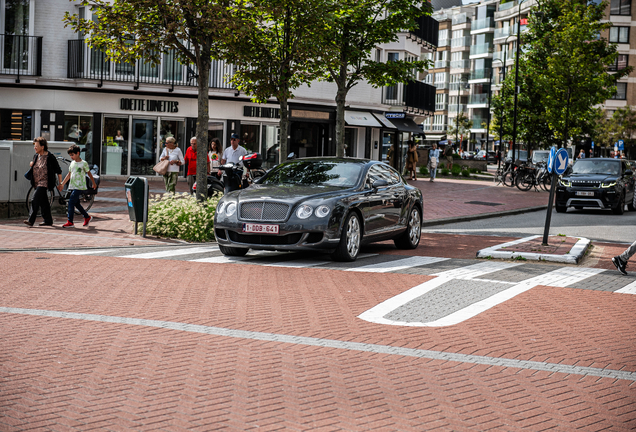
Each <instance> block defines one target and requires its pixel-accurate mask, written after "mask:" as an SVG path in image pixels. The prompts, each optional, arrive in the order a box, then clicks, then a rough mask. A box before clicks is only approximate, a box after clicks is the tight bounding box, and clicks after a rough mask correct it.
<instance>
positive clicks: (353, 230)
mask: <svg viewBox="0 0 636 432" xmlns="http://www.w3.org/2000/svg"><path fill="white" fill-rule="evenodd" d="M346 229H347V234H346V236H347V237H346V239H347V252H348V253H349V256H350V257H356V256H357V255H358V250H359V249H360V222H358V218H357V217H355V216H354V217H351V218H349V223H348V224H347V228H346Z"/></svg>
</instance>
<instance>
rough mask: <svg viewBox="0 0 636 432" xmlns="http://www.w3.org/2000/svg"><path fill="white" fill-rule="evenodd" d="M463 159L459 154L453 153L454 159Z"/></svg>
mask: <svg viewBox="0 0 636 432" xmlns="http://www.w3.org/2000/svg"><path fill="white" fill-rule="evenodd" d="M461 158H462V157H461V156H460V155H458V154H457V153H453V159H461Z"/></svg>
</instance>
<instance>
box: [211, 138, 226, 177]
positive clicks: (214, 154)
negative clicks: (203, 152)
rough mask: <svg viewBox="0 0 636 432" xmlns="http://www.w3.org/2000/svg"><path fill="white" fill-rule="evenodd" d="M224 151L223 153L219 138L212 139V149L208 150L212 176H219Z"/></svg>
mask: <svg viewBox="0 0 636 432" xmlns="http://www.w3.org/2000/svg"><path fill="white" fill-rule="evenodd" d="M222 156H223V151H221V141H219V139H218V138H212V141H210V147H209V148H208V157H209V158H210V164H211V168H210V174H211V175H212V174H217V172H218V171H219V165H221V157H222Z"/></svg>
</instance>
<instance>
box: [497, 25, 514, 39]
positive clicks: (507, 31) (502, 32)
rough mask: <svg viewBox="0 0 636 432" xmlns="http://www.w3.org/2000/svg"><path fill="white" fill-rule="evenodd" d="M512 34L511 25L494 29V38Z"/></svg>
mask: <svg viewBox="0 0 636 432" xmlns="http://www.w3.org/2000/svg"><path fill="white" fill-rule="evenodd" d="M512 34H515V30H514V28H513V26H509V27H502V28H498V29H495V39H502V38H506V37H508V36H510V35H512Z"/></svg>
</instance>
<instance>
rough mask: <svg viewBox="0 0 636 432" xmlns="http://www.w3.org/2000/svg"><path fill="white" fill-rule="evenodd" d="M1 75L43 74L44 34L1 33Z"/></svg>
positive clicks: (18, 79) (18, 78)
mask: <svg viewBox="0 0 636 432" xmlns="http://www.w3.org/2000/svg"><path fill="white" fill-rule="evenodd" d="M0 51H2V55H0V59H1V60H2V62H1V63H0V75H16V76H17V78H16V80H15V82H17V83H19V82H20V77H21V76H42V36H21V35H8V34H3V35H0Z"/></svg>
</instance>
